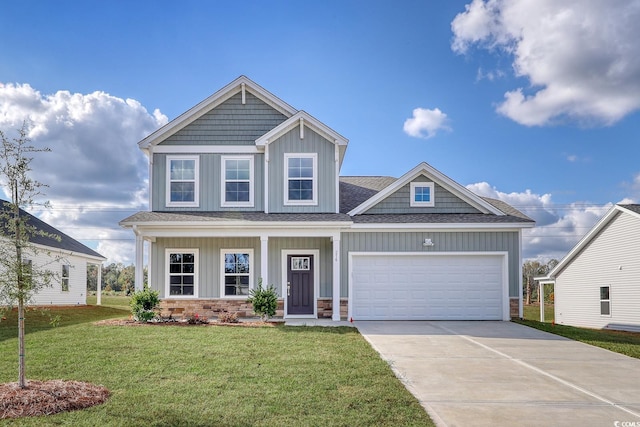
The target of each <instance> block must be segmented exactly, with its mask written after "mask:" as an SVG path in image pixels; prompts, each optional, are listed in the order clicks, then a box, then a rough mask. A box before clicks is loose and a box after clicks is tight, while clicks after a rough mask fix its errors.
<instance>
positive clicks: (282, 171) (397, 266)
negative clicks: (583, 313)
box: [120, 76, 534, 320]
mask: <svg viewBox="0 0 640 427" xmlns="http://www.w3.org/2000/svg"><path fill="white" fill-rule="evenodd" d="M138 145H139V147H140V149H141V150H142V151H143V152H144V153H145V154H146V155H147V157H148V159H149V194H150V211H148V212H138V213H136V214H134V215H132V216H130V217H129V218H126V219H124V220H123V221H121V223H120V224H121V226H123V227H125V228H129V229H131V230H132V231H133V232H134V234H135V237H136V274H137V276H136V287H137V288H138V289H140V288H141V287H142V269H143V259H144V258H145V256H146V257H148V262H149V285H150V286H151V288H153V289H156V290H158V291H159V292H160V296H161V298H162V307H163V312H164V314H169V313H171V314H174V315H176V314H180V315H185V314H194V313H198V314H200V315H206V316H213V317H215V315H216V313H218V312H220V311H225V310H226V311H235V312H239V313H240V315H243V314H245V315H251V306H250V304H248V303H247V297H248V295H249V291H250V290H251V289H255V288H256V287H257V286H258V285H259V283H262V284H263V285H264V286H267V285H274V286H275V287H276V288H277V291H278V293H279V296H280V298H281V300H280V301H281V305H280V308H279V314H280V315H282V316H284V317H285V318H296V317H299V318H319V317H331V318H332V319H333V320H340V319H354V320H375V319H415V320H419V319H493V320H508V319H509V318H510V316H521V314H522V307H521V304H520V303H519V301H520V300H521V298H520V296H521V292H522V286H521V274H520V271H521V252H522V251H521V249H522V243H521V242H522V239H521V233H522V229H523V228H527V227H532V226H533V224H534V223H533V221H532V220H531V219H529V218H528V217H526V216H524V215H523V214H522V213H520V212H518V211H517V210H515V209H513V208H512V207H510V206H508V205H506V204H504V203H502V202H500V201H497V200H492V199H487V198H483V197H479V196H478V195H476V194H474V193H472V192H471V191H469V190H468V189H467V188H465V187H463V186H461V185H460V184H458V183H456V182H454V181H453V180H452V179H450V178H449V177H447V176H446V175H444V174H443V173H441V172H439V171H438V170H436V169H435V168H433V167H432V166H430V165H429V164H427V163H419V164H418V165H417V166H415V167H414V168H413V169H411V170H409V171H408V172H407V173H405V174H404V175H403V176H401V177H400V178H397V179H396V178H391V177H381V176H358V177H354V176H350V177H346V176H345V177H341V176H340V168H341V166H342V163H343V161H344V159H345V155H346V151H347V145H348V140H347V139H346V138H345V137H344V136H342V135H341V134H340V133H338V132H336V131H335V130H333V129H332V128H330V127H329V126H327V125H326V124H324V123H322V122H321V121H319V120H318V119H316V118H315V117H313V116H312V115H310V114H308V113H307V112H305V111H301V110H296V109H295V108H293V107H292V106H290V105H289V104H287V103H286V102H284V101H282V100H281V99H279V98H277V97H276V96H275V95H273V94H272V93H270V92H268V91H266V90H265V89H263V88H262V87H260V86H259V85H257V84H256V83H254V82H253V81H251V80H250V79H248V78H246V77H244V76H241V77H239V78H238V79H236V80H234V81H233V82H231V83H229V84H228V85H227V86H225V87H223V88H222V89H220V90H219V91H218V92H216V93H214V94H213V95H211V96H210V97H209V98H207V99H205V100H204V101H202V102H201V103H199V104H198V105H196V106H195V107H193V108H191V109H190V110H189V111H187V112H185V113H184V114H182V115H181V116H179V117H178V118H176V119H175V120H173V121H171V122H170V123H168V124H167V125H166V126H164V127H162V128H160V129H159V130H157V131H156V132H154V133H152V134H151V135H149V136H147V137H146V138H144V139H143V140H142V141H140V142H139V143H138ZM145 242H148V243H147V244H145ZM146 247H148V248H149V249H148V252H149V253H148V254H145V253H144V252H145V248H146Z"/></svg>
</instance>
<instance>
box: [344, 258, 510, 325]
mask: <svg viewBox="0 0 640 427" xmlns="http://www.w3.org/2000/svg"><path fill="white" fill-rule="evenodd" d="M349 258H350V268H351V274H350V282H349V295H350V296H351V297H350V300H349V312H350V317H351V318H353V320H508V318H509V312H508V294H507V292H508V287H507V273H506V271H505V270H506V254H504V253H469V254H467V253H457V254H450V253H429V254H425V253H418V254H416V253H360V254H351V256H350V257H349Z"/></svg>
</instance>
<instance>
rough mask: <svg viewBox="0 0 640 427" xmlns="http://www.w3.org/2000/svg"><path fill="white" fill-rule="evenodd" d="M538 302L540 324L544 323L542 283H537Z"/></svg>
mask: <svg viewBox="0 0 640 427" xmlns="http://www.w3.org/2000/svg"><path fill="white" fill-rule="evenodd" d="M538 302H539V303H540V322H542V323H544V283H543V282H542V281H539V282H538Z"/></svg>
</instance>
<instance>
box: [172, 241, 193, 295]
mask: <svg viewBox="0 0 640 427" xmlns="http://www.w3.org/2000/svg"><path fill="white" fill-rule="evenodd" d="M166 255H167V265H166V268H167V284H166V289H165V290H166V293H165V297H197V296H198V292H197V290H198V289H197V287H198V274H197V272H198V250H197V249H167V250H166Z"/></svg>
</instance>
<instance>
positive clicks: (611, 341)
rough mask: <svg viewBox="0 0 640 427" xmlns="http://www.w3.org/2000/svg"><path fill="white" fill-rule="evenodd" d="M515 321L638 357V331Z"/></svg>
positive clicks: (639, 355) (639, 336)
mask: <svg viewBox="0 0 640 427" xmlns="http://www.w3.org/2000/svg"><path fill="white" fill-rule="evenodd" d="M515 322H516V323H520V324H523V325H527V326H530V327H532V328H536V329H540V330H541V331H545V332H551V333H552V334H556V335H561V336H563V337H567V338H571V339H572V340H575V341H580V342H583V343H586V344H591V345H595V346H597V347H602V348H606V349H607V350H611V351H615V352H616V353H621V354H626V355H627V356H631V357H635V358H636V359H640V334H639V333H634V332H623V331H612V330H604V329H586V328H576V327H573V326H565V325H557V324H552V323H540V322H538V321H534V320H516V321H515Z"/></svg>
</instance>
